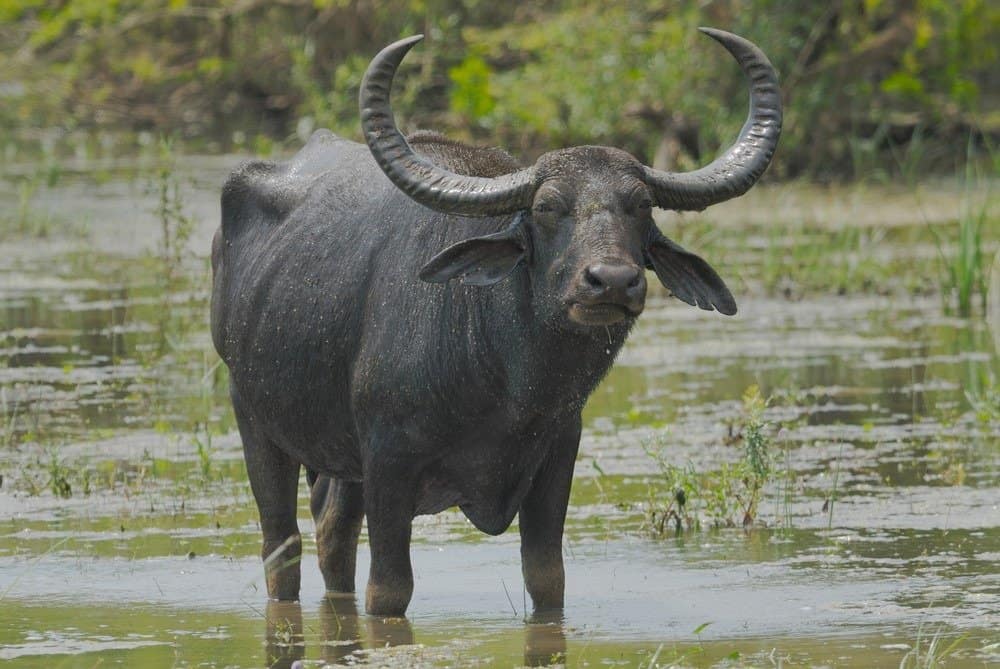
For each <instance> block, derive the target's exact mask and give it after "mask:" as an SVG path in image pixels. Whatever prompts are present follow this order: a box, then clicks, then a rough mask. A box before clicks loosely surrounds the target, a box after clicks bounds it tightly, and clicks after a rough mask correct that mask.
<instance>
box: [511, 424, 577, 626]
mask: <svg viewBox="0 0 1000 669" xmlns="http://www.w3.org/2000/svg"><path fill="white" fill-rule="evenodd" d="M579 446H580V423H579V420H577V421H576V422H575V423H574V424H573V425H571V426H569V427H567V428H566V429H564V430H562V431H561V432H560V433H559V435H558V436H557V438H556V439H555V440H554V442H553V443H552V445H551V447H550V451H549V456H548V458H547V459H546V461H545V462H544V463H543V464H542V467H541V468H540V469H539V471H538V473H537V474H536V475H535V478H534V481H533V483H532V485H531V489H530V490H529V491H528V494H527V496H526V497H525V498H524V501H523V502H521V509H520V511H519V512H518V525H519V527H520V531H521V571H522V573H523V574H524V585H525V587H526V588H527V590H528V594H530V595H531V601H532V602H533V603H534V605H535V611H536V612H539V611H546V610H553V609H561V608H563V591H564V589H565V583H566V576H565V572H564V571H563V556H562V537H563V524H564V523H565V521H566V506H567V504H569V491H570V487H571V485H572V483H573V465H574V464H575V462H576V452H577V450H578V449H579Z"/></svg>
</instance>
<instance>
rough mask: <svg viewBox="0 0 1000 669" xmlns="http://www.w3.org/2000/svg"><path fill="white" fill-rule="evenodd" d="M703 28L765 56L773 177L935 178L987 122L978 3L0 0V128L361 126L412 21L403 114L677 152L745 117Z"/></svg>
mask: <svg viewBox="0 0 1000 669" xmlns="http://www.w3.org/2000/svg"><path fill="white" fill-rule="evenodd" d="M699 25H711V26H716V27H720V28H724V29H728V30H732V31H734V32H737V33H740V34H742V35H745V36H747V37H748V38H750V39H751V40H753V41H755V42H757V43H758V44H760V45H761V46H762V47H763V48H764V50H765V51H766V52H767V53H768V55H769V56H770V58H771V59H772V61H773V62H774V64H775V65H776V66H777V68H778V70H779V71H780V73H781V76H782V85H783V89H784V95H785V100H786V126H785V128H786V129H785V133H784V136H783V138H782V145H781V148H780V151H779V153H778V156H777V162H776V163H775V165H774V167H773V169H772V173H771V177H772V178H773V177H774V176H778V177H793V176H800V175H806V176H810V177H817V178H824V179H828V178H856V177H869V176H872V175H875V176H890V177H891V176H895V175H898V174H899V173H900V172H906V171H910V172H912V173H915V174H924V173H925V172H926V171H927V170H928V169H931V170H933V171H936V172H944V173H951V172H955V171H956V170H957V169H958V168H959V166H960V165H962V164H964V162H965V161H966V159H967V158H968V156H969V150H971V151H972V152H973V155H981V154H982V155H986V156H989V154H990V151H989V148H990V147H991V146H993V145H994V144H995V141H996V139H997V138H998V137H1000V112H998V109H1000V105H998V101H1000V100H998V98H1000V74H998V72H1000V5H998V4H997V3H995V2H990V1H989V0H853V1H845V0H834V1H832V2H812V1H806V0H717V1H713V2H692V1H690V0H688V1H681V0H659V1H656V2H653V1H650V0H625V1H623V2H618V3H598V2H585V1H582V0H541V1H539V2H533V3H530V6H527V5H525V4H523V3H500V2H492V1H486V0H405V1H404V0H380V1H374V0H280V1H271V0H267V1H265V0H215V1H209V0H200V1H199V0H159V1H156V0H61V1H50V0H4V1H3V2H0V72H3V76H2V79H0V129H2V130H3V131H4V133H5V135H6V136H7V138H8V139H7V148H6V157H7V159H8V160H10V159H11V158H12V157H16V156H17V155H19V152H21V151H24V150H26V149H25V147H26V146H29V147H34V148H36V149H41V150H42V151H53V152H59V151H69V152H70V153H72V154H75V155H84V156H92V155H104V154H108V153H116V152H125V151H128V150H129V149H130V146H131V144H130V143H131V142H132V140H131V139H128V137H130V136H131V137H133V138H134V137H136V136H137V135H136V134H135V133H141V132H142V131H147V132H152V133H155V134H171V135H175V136H179V137H180V138H182V140H183V141H184V142H185V144H186V145H187V144H193V145H195V146H201V147H203V148H204V149H206V150H233V149H236V150H242V149H246V150H251V151H255V152H258V153H261V152H264V153H266V152H267V151H269V150H270V149H272V148H273V147H274V146H275V144H276V143H277V145H278V146H282V145H287V146H288V147H289V148H294V146H296V145H297V144H298V143H299V141H300V139H301V137H302V136H306V135H308V133H309V132H310V131H311V130H312V129H313V128H316V127H329V128H332V129H333V130H335V131H336V132H338V133H341V134H344V135H348V136H358V119H357V108H356V99H357V87H358V84H359V82H360V78H361V75H362V73H363V71H364V68H365V66H366V64H367V62H368V60H369V59H370V57H371V56H372V55H373V54H374V52H375V51H376V50H377V49H378V48H380V47H381V46H383V45H385V44H387V43H388V42H390V41H392V40H394V39H397V38H399V37H401V36H404V35H409V34H413V33H417V32H422V33H425V34H426V35H427V36H428V39H427V40H426V42H425V43H424V44H423V45H421V46H420V47H419V48H418V49H416V50H415V51H414V52H413V54H412V55H411V56H410V57H409V58H408V61H407V63H408V65H407V68H406V71H405V76H402V77H401V78H400V81H399V84H398V86H397V90H396V100H397V101H398V103H397V104H398V108H399V110H400V111H401V112H403V116H404V117H403V118H402V121H403V124H404V125H405V126H406V127H409V128H416V127H429V128H435V129H439V130H442V131H446V132H448V133H451V134H453V135H456V136H460V137H466V138H470V139H474V140H478V141H482V142H490V143H496V144H499V145H501V146H504V147H505V148H508V149H510V150H512V151H514V152H515V153H517V154H519V155H521V156H522V158H523V159H525V160H531V159H532V158H533V157H534V156H535V155H536V154H537V153H539V152H541V151H544V150H547V149H550V148H555V147H559V146H565V145H571V144H582V143H599V144H609V145H616V146H620V147H622V148H625V149H627V150H629V151H631V152H633V153H634V154H636V155H637V156H638V157H639V158H640V159H642V160H644V161H646V162H649V163H652V162H657V163H658V164H659V166H662V167H677V168H679V169H687V168H689V167H691V166H692V165H694V164H697V163H703V162H706V159H707V158H709V157H711V156H712V155H713V154H714V152H715V151H716V150H717V149H718V148H719V147H720V146H722V145H724V144H726V143H728V142H729V141H730V140H731V138H732V136H733V135H734V133H735V132H736V130H737V129H738V128H739V126H740V124H741V123H742V120H743V117H744V115H745V102H744V96H745V93H744V92H743V82H742V81H741V77H740V76H739V74H738V71H737V70H736V68H735V66H734V65H733V63H732V62H731V60H730V59H729V56H728V55H727V54H725V53H724V52H723V50H722V49H720V48H719V47H718V46H717V45H715V44H714V43H713V42H712V41H711V40H709V39H707V38H705V37H703V36H702V35H700V33H698V32H697V31H696V27H697V26H699ZM991 167H994V168H995V164H993V165H991Z"/></svg>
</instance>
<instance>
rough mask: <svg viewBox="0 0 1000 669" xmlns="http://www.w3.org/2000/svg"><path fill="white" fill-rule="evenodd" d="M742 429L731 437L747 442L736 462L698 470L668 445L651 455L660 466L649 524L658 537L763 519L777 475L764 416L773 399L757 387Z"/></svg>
mask: <svg viewBox="0 0 1000 669" xmlns="http://www.w3.org/2000/svg"><path fill="white" fill-rule="evenodd" d="M742 402H743V406H742V411H741V416H740V421H739V427H738V428H737V429H735V430H732V431H731V432H732V434H731V437H730V439H729V441H731V442H732V443H734V444H739V445H740V446H741V455H740V458H739V459H738V460H737V461H736V462H726V463H722V465H721V466H720V467H719V468H718V469H714V470H710V471H698V470H697V469H695V467H694V466H693V465H691V464H690V463H688V464H687V465H684V466H678V465H675V464H673V463H671V462H669V461H668V460H667V458H666V454H665V453H664V450H663V449H658V450H652V449H649V448H647V453H649V455H650V456H651V457H652V458H653V459H654V460H655V462H656V464H657V466H658V468H659V476H660V482H659V485H658V486H657V488H656V489H655V490H653V491H651V493H650V499H649V502H648V504H647V509H646V526H647V528H648V529H649V530H650V532H651V533H652V534H654V535H656V536H665V535H666V534H668V533H670V532H674V533H678V534H679V533H681V532H683V531H685V530H687V531H697V530H701V529H706V528H722V527H744V528H750V527H753V525H754V524H755V523H756V522H757V519H758V510H759V508H760V501H761V498H762V497H763V492H764V487H765V485H766V484H767V482H768V481H769V479H770V477H771V473H772V468H773V467H772V460H773V457H772V454H771V446H772V444H771V437H770V435H769V425H768V423H767V422H766V421H765V420H764V410H765V408H766V407H767V400H766V399H765V398H764V397H763V396H762V395H761V392H760V388H759V387H758V386H756V385H752V386H750V387H749V388H747V389H746V391H745V392H744V393H743V398H742Z"/></svg>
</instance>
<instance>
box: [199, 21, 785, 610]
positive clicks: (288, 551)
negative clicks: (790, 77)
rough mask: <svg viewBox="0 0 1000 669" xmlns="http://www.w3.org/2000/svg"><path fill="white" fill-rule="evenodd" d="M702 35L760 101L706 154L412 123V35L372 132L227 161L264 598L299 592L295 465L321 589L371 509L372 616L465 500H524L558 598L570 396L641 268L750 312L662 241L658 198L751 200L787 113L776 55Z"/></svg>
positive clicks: (343, 569) (401, 46)
mask: <svg viewBox="0 0 1000 669" xmlns="http://www.w3.org/2000/svg"><path fill="white" fill-rule="evenodd" d="M703 31H704V32H705V33H707V34H708V35H710V36H711V37H713V38H714V39H716V40H717V41H718V42H720V43H721V44H722V45H723V46H724V47H725V48H726V49H727V50H728V51H729V52H730V53H731V54H732V55H733V56H734V57H735V58H736V60H737V61H738V62H739V64H740V66H741V67H742V69H743V71H744V72H745V74H746V75H747V76H748V77H749V79H750V113H749V117H748V119H747V122H746V125H744V127H743V129H742V131H741V132H740V134H739V137H738V139H737V140H736V142H735V143H734V144H733V145H732V147H730V148H729V149H728V150H727V151H726V152H725V154H724V155H722V156H721V157H720V158H718V159H717V160H715V161H714V162H712V163H711V164H710V165H708V166H706V167H704V168H701V169H699V170H696V171H693V172H687V173H669V172H662V171H659V170H656V169H652V168H650V167H646V166H644V165H643V164H642V163H640V162H639V161H637V160H636V159H635V158H633V157H632V156H631V155H629V154H628V153H625V152H624V151H621V150H618V149H614V148H608V147H601V146H579V147H574V148H568V149H561V150H558V151H552V152H550V153H546V154H544V155H543V156H541V157H540V158H539V159H538V161H537V162H536V163H535V164H534V165H532V166H531V167H521V166H519V165H518V164H517V162H516V161H515V160H514V159H513V158H511V157H510V156H509V155H508V154H507V153H505V152H503V151H501V150H499V149H489V148H477V147H471V146H467V145H465V144H461V143H459V142H455V141H451V140H449V139H446V138H445V137H442V136H440V135H438V134H434V133H428V132H420V133H416V134H413V135H411V136H410V137H408V138H404V137H403V135H402V134H400V132H399V130H397V128H396V124H395V121H394V119H393V115H392V110H391V108H390V105H389V91H390V87H391V84H392V80H393V76H394V74H395V72H396V69H397V67H398V66H399V64H400V62H401V61H402V59H403V57H404V55H405V54H406V53H407V51H409V49H410V48H411V47H412V46H413V45H414V44H416V43H417V42H418V41H419V40H420V39H421V37H420V36H417V37H411V38H409V39H404V40H401V41H399V42H396V43H394V44H392V45H390V46H388V47H386V48H385V49H384V50H383V51H382V52H381V53H379V54H378V55H377V56H376V57H375V58H374V60H372V62H371V65H370V66H369V68H368V71H367V73H366V75H365V77H364V80H363V82H362V85H361V95H360V104H361V117H362V125H363V130H364V135H365V139H366V140H367V144H368V145H367V146H364V145H360V144H357V143H354V142H351V141H348V140H345V139H342V138H340V137H336V136H334V135H333V134H331V133H329V132H325V131H320V132H317V133H316V134H315V135H313V137H312V138H311V139H310V140H309V142H308V143H307V144H306V146H305V147H304V148H303V149H302V150H301V151H300V152H299V153H298V154H297V155H296V156H295V157H293V158H292V159H290V160H288V161H287V162H263V161H251V162H248V163H245V164H243V165H242V166H240V167H239V168H238V169H236V171H234V172H233V174H232V175H231V176H230V177H229V179H228V180H227V182H226V184H225V186H224V188H223V192H222V225H221V229H220V230H219V232H218V233H217V234H216V237H215V240H214V242H213V248H212V266H213V272H214V286H213V293H212V338H213V341H214V343H215V347H216V349H217V350H218V352H219V355H221V356H222V359H223V360H224V361H225V363H226V364H227V365H228V366H229V371H230V378H231V396H232V402H233V408H234V410H235V413H236V418H237V421H238V424H239V429H240V434H241V436H242V439H243V448H244V453H245V456H246V464H247V473H248V475H249V478H250V484H251V487H252V489H253V494H254V497H255V498H256V501H257V506H258V509H259V511H260V524H261V530H262V532H263V535H264V542H263V551H262V552H263V556H264V558H265V562H264V564H265V573H266V577H267V589H268V594H269V596H270V597H272V598H275V599H295V598H297V597H298V593H299V565H298V563H297V560H296V559H295V558H297V557H298V556H299V555H300V554H301V539H300V537H299V529H298V525H297V522H296V496H297V487H298V481H299V469H300V467H302V466H304V467H305V468H306V473H307V480H308V481H309V484H310V488H311V493H310V498H311V508H312V514H313V517H314V519H315V522H316V543H317V548H318V552H319V563H320V570H321V571H322V573H323V577H324V580H325V581H326V587H327V589H328V590H329V591H331V592H346V593H351V592H353V591H354V571H355V553H356V550H357V542H358V535H359V532H360V529H361V522H362V518H363V517H365V516H367V518H368V536H369V540H370V545H371V558H372V559H371V571H370V574H369V578H368V589H367V596H366V609H367V611H368V612H369V613H372V614H380V615H402V614H403V613H404V612H405V611H406V608H407V605H408V604H409V601H410V597H411V595H412V592H413V574H412V571H411V567H410V556H409V544H410V526H411V522H412V520H413V517H414V516H416V515H418V514H432V513H437V512H439V511H442V510H443V509H446V508H449V507H453V506H458V507H459V508H460V509H461V510H462V512H463V513H464V514H465V516H466V517H467V518H468V519H469V520H470V521H471V522H472V523H473V525H475V526H476V527H477V528H479V529H480V530H482V531H483V532H486V533H488V534H499V533H501V532H503V531H504V530H506V529H507V527H508V526H509V525H510V523H511V521H512V520H513V519H514V516H515V515H518V516H519V527H520V533H521V558H522V568H523V573H524V581H525V585H526V587H527V590H528V592H529V593H530V595H531V598H532V601H533V603H534V605H535V609H536V610H545V609H558V608H561V607H562V606H563V586H564V575H563V560H562V534H563V522H564V519H565V515H566V504H567V500H568V497H569V492H570V484H571V481H572V477H573V465H574V461H575V459H576V453H577V448H578V446H579V442H580V412H581V410H582V408H583V405H584V402H585V401H586V400H587V397H588V396H589V395H590V393H591V392H592V391H593V390H594V387H595V386H596V385H597V383H598V382H599V381H600V380H601V378H602V377H603V376H604V375H605V374H606V373H607V371H608V369H609V368H610V367H611V364H612V362H613V361H614V359H615V355H616V354H617V353H618V351H619V349H620V348H621V346H622V344H623V343H624V341H625V338H626V337H627V336H628V333H629V330H630V329H631V328H632V325H633V324H634V323H635V319H636V317H637V316H639V314H640V312H642V309H643V305H644V301H645V296H646V276H645V272H644V271H643V270H644V268H647V269H652V270H653V271H654V272H655V274H656V276H657V278H658V279H659V280H660V281H661V282H662V283H663V284H664V285H665V286H666V287H667V288H668V289H669V290H670V292H671V293H672V294H673V295H674V296H675V297H677V298H679V299H681V300H683V301H684V302H687V303H689V304H692V305H697V306H699V307H701V308H702V309H707V310H711V309H715V310H717V311H719V312H721V313H723V314H733V313H735V312H736V303H735V301H734V300H733V296H732V294H731V293H730V292H729V289H728V288H727V287H726V285H725V283H723V281H722V279H720V278H719V276H718V274H716V272H715V271H714V270H713V269H712V268H711V267H710V266H709V265H708V263H706V262H705V261H704V260H702V259H701V258H699V257H698V256H696V255H694V254H693V253H690V252H688V251H686V250H684V249H683V248H681V247H680V246H678V245H677V244H675V243H674V242H672V241H671V240H669V239H667V238H666V237H665V236H664V235H663V234H662V233H661V232H660V231H659V230H658V229H657V227H656V226H655V225H654V223H653V217H652V209H653V208H654V207H660V208H663V209H674V210H700V209H704V208H705V207H708V206H709V205H712V204H715V203H717V202H721V201H723V200H727V199H729V198H732V197H736V196H739V195H742V194H743V193H745V192H746V191H747V190H748V189H749V188H750V187H751V186H752V185H753V184H754V182H756V181H757V179H758V178H759V177H760V175H761V174H762V173H763V172H764V170H765V169H766V167H767V165H768V163H769V162H770V159H771V156H772V154H773V152H774V148H775V145H776V143H777V140H778V135H779V132H780V127H781V104H780V99H779V91H778V84H777V75H776V73H775V71H774V69H773V67H772V66H771V64H770V63H769V62H768V60H767V57H766V56H765V55H764V54H763V53H762V52H761V51H760V50H759V49H758V48H757V47H756V46H754V45H753V44H751V43H750V42H748V41H747V40H745V39H742V38H740V37H737V36H736V35H732V34H730V33H726V32H722V31H719V30H712V29H703Z"/></svg>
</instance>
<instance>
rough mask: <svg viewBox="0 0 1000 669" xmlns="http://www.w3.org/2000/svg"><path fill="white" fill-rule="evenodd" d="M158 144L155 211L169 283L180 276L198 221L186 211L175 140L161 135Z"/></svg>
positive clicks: (161, 252)
mask: <svg viewBox="0 0 1000 669" xmlns="http://www.w3.org/2000/svg"><path fill="white" fill-rule="evenodd" d="M157 148H158V152H157V158H158V160H157V167H156V170H155V173H154V175H153V180H152V184H151V188H150V189H151V190H152V191H153V192H154V193H155V194H156V196H157V201H156V208H155V209H154V210H153V213H154V214H155V215H156V218H157V220H158V221H159V223H160V233H161V238H160V259H161V260H162V261H163V271H164V274H163V278H164V280H165V281H166V284H167V287H170V286H171V285H172V284H173V282H174V281H176V279H177V275H178V272H179V271H180V268H181V264H182V262H183V260H184V255H185V253H186V252H187V245H188V241H189V240H190V238H191V233H192V232H194V224H195V222H194V219H193V218H191V217H190V216H188V215H187V214H186V213H185V208H184V198H183V197H182V195H181V184H180V180H179V179H178V177H177V157H176V154H175V153H174V148H173V140H172V139H171V138H169V137H163V136H161V137H160V139H159V143H158V145H157Z"/></svg>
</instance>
